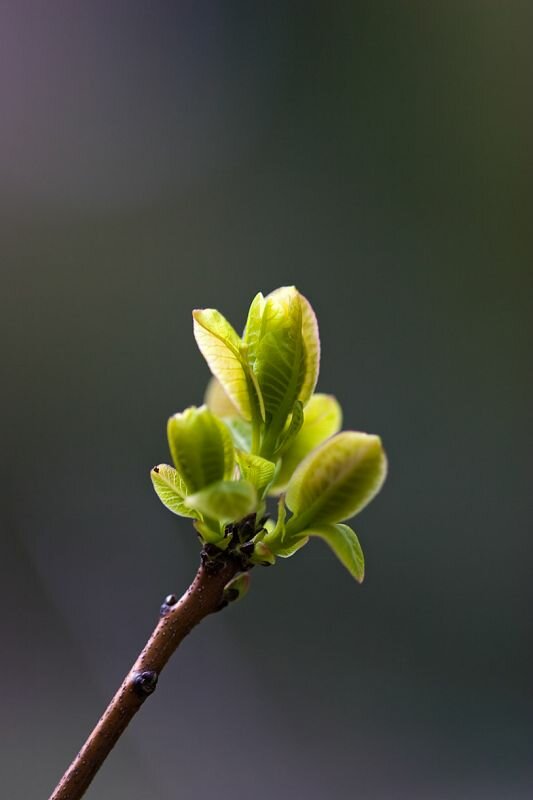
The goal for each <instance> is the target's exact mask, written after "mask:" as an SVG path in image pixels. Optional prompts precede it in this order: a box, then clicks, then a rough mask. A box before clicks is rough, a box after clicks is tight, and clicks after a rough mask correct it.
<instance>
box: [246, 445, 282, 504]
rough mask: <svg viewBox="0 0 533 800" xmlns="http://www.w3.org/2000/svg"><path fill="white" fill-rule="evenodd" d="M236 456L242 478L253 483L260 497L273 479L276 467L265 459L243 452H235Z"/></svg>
mask: <svg viewBox="0 0 533 800" xmlns="http://www.w3.org/2000/svg"><path fill="white" fill-rule="evenodd" d="M236 456H237V464H238V465H239V470H240V472H241V475H242V477H243V478H244V480H247V481H249V482H250V483H253V485H254V486H255V488H256V489H257V493H258V495H259V496H261V495H262V494H263V492H264V491H265V489H266V488H267V486H268V485H269V483H270V482H271V481H272V478H273V477H274V471H275V469H276V465H275V464H273V463H272V461H267V459H266V458H261V456H256V455H253V454H252V453H246V452H244V451H243V450H237V451H236Z"/></svg>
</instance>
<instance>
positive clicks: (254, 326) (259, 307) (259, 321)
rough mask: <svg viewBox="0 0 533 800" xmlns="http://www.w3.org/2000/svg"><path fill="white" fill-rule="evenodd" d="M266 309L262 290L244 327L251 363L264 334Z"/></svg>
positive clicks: (253, 301) (254, 300) (253, 302)
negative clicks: (264, 313)
mask: <svg viewBox="0 0 533 800" xmlns="http://www.w3.org/2000/svg"><path fill="white" fill-rule="evenodd" d="M264 310H265V298H264V297H263V295H262V294H261V292H259V293H258V294H256V296H255V297H254V299H253V300H252V304H251V306H250V310H249V311H248V319H247V320H246V327H245V328H244V334H243V337H242V338H243V340H244V342H245V344H246V347H247V351H248V358H249V360H250V363H251V364H253V363H254V361H255V355H256V348H257V343H258V341H259V339H260V338H261V336H262V328H263V312H264Z"/></svg>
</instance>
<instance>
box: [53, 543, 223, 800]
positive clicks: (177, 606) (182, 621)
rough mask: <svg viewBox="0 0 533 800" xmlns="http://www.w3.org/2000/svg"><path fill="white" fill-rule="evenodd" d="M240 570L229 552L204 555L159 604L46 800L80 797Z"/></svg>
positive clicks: (75, 799) (72, 799) (66, 799)
mask: <svg viewBox="0 0 533 800" xmlns="http://www.w3.org/2000/svg"><path fill="white" fill-rule="evenodd" d="M238 571H239V563H238V562H237V561H236V560H235V559H233V558H231V556H230V555H228V556H227V557H225V558H223V559H219V560H218V561H217V563H216V564H213V563H210V562H209V561H208V560H206V559H205V558H204V559H203V560H202V563H201V565H200V567H199V569H198V572H197V573H196V577H195V578H194V581H193V582H192V584H191V585H190V587H189V588H188V589H187V591H186V592H185V594H184V595H183V596H182V597H181V599H180V600H178V601H177V602H175V603H172V602H170V601H172V600H174V598H173V597H172V596H170V597H169V598H167V601H166V602H165V604H163V606H162V611H161V617H160V619H159V622H158V623H157V625H156V627H155V629H154V631H153V633H152V635H151V636H150V638H149V640H148V642H147V643H146V645H145V647H144V649H143V650H142V652H141V653H140V655H139V656H138V658H137V660H136V661H135V663H134V664H133V666H132V668H131V669H130V671H129V672H128V674H127V675H126V677H125V679H124V681H123V683H122V685H121V686H120V688H119V689H118V691H117V693H116V694H115V696H114V697H113V699H112V700H111V702H110V703H109V705H108V707H107V709H106V710H105V712H104V714H103V716H102V717H101V718H100V720H99V721H98V723H97V724H96V726H95V728H94V730H93V731H92V733H91V734H90V735H89V737H88V739H87V741H86V742H85V744H84V745H83V747H82V749H81V750H80V752H79V753H78V755H77V756H76V758H75V759H74V761H73V762H72V764H71V765H70V767H69V768H68V769H67V771H66V772H65V774H64V775H63V777H62V778H61V780H60V782H59V783H58V785H57V787H56V789H55V790H54V792H53V793H52V794H51V795H50V800H80V798H81V797H83V795H84V794H85V792H86V790H87V788H88V787H89V785H90V783H91V781H92V779H93V778H94V776H95V775H96V773H97V772H98V770H99V769H100V767H101V766H102V764H103V763H104V761H105V759H106V758H107V756H108V755H109V753H110V752H111V750H112V749H113V747H114V745H115V744H116V743H117V741H118V740H119V738H120V736H121V735H122V733H123V732H124V730H125V729H126V727H127V725H128V723H129V722H130V721H131V719H132V718H133V717H134V715H135V714H136V713H137V711H138V710H139V708H140V707H141V706H142V704H143V703H144V701H145V700H146V698H147V697H148V696H149V695H150V694H152V692H153V691H154V690H155V688H156V685H157V680H158V677H159V675H160V673H161V670H162V669H163V667H164V666H165V664H166V663H167V661H168V660H169V658H170V656H171V655H172V654H173V653H174V651H175V650H176V648H177V647H178V645H179V644H180V643H181V642H182V640H183V639H184V638H185V636H187V634H188V633H189V632H190V631H191V630H192V629H193V628H194V627H195V626H196V625H198V623H199V622H201V621H202V620H203V619H204V617H207V616H208V615H209V614H211V613H213V612H214V611H218V610H219V609H220V608H222V607H223V605H224V596H223V595H224V587H225V586H226V584H227V583H228V581H230V580H231V578H233V577H234V575H235V574H236V573H237V572H238Z"/></svg>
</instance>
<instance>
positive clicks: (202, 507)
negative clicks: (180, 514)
mask: <svg viewBox="0 0 533 800" xmlns="http://www.w3.org/2000/svg"><path fill="white" fill-rule="evenodd" d="M185 503H186V504H187V506H188V507H189V508H193V509H195V510H197V511H200V512H201V513H202V514H204V515H205V516H206V517H209V518H211V519H216V520H217V521H218V522H220V523H228V522H238V521H239V520H241V519H242V518H243V517H246V516H248V514H251V513H252V511H255V510H256V506H257V493H256V491H255V487H254V486H252V484H251V483H249V482H248V481H218V482H217V483H213V484H212V485H211V486H206V488H205V489H202V490H201V491H200V492H196V494H193V495H189V496H188V497H187V498H186V500H185Z"/></svg>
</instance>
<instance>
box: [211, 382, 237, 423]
mask: <svg viewBox="0 0 533 800" xmlns="http://www.w3.org/2000/svg"><path fill="white" fill-rule="evenodd" d="M204 402H205V404H206V406H207V407H208V409H209V410H210V411H212V412H213V414H216V415H217V417H230V418H232V417H240V414H239V410H238V408H237V406H235V405H234V404H233V403H232V402H231V400H230V399H229V397H228V395H227V394H226V392H225V391H224V389H223V388H222V384H221V383H220V381H219V380H218V378H215V376H214V375H213V376H212V378H211V379H210V381H209V383H208V384H207V389H206V390H205V396H204Z"/></svg>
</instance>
